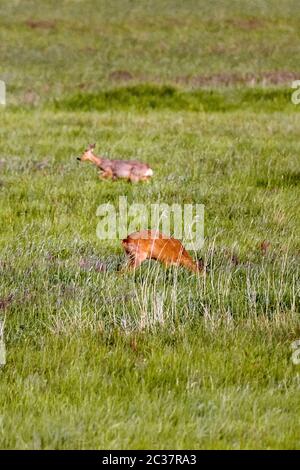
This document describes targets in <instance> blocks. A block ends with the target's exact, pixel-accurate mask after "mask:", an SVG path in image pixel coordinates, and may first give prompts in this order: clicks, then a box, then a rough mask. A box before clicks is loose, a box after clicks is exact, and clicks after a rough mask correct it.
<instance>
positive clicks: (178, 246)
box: [122, 230, 204, 273]
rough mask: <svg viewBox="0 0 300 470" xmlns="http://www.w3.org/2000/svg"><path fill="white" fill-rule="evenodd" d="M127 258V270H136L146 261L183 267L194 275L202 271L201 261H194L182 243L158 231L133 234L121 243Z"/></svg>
mask: <svg viewBox="0 0 300 470" xmlns="http://www.w3.org/2000/svg"><path fill="white" fill-rule="evenodd" d="M122 245H123V248H124V250H125V252H126V254H127V256H128V259H129V261H128V264H127V269H136V268H138V267H139V266H140V265H141V263H143V261H145V260H146V259H154V260H158V261H161V262H162V263H163V264H164V265H165V266H167V267H169V266H184V267H185V268H188V269H189V270H191V271H194V272H196V273H202V272H203V271H204V263H203V261H202V260H197V261H194V260H193V258H192V257H191V256H190V254H189V253H188V252H187V251H186V249H185V248H184V246H183V245H182V243H181V242H180V241H179V240H177V239H176V238H172V237H168V236H166V235H163V234H162V233H161V232H159V231H158V230H142V231H140V232H134V233H131V234H130V235H128V236H127V238H125V239H124V240H123V241H122Z"/></svg>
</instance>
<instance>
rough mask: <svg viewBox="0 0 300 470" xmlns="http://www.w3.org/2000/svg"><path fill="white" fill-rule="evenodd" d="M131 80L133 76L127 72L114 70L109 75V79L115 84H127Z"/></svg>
mask: <svg viewBox="0 0 300 470" xmlns="http://www.w3.org/2000/svg"><path fill="white" fill-rule="evenodd" d="M133 78H134V77H133V75H132V74H131V73H130V72H128V71H127V70H115V71H114V72H111V73H110V74H109V79H110V80H114V81H116V82H128V81H130V80H133Z"/></svg>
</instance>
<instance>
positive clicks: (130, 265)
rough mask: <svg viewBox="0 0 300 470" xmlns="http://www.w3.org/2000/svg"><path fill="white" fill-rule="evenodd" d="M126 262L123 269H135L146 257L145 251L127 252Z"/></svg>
mask: <svg viewBox="0 0 300 470" xmlns="http://www.w3.org/2000/svg"><path fill="white" fill-rule="evenodd" d="M126 254H127V256H128V262H127V264H126V267H125V270H135V269H136V268H138V267H139V266H140V265H141V264H142V262H143V261H145V259H147V253H144V252H139V251H136V252H135V253H132V252H131V253H128V252H127V251H126Z"/></svg>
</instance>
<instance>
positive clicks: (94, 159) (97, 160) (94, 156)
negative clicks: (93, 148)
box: [90, 155, 102, 166]
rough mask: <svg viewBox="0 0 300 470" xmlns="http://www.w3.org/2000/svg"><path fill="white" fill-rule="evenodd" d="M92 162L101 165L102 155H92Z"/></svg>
mask: <svg viewBox="0 0 300 470" xmlns="http://www.w3.org/2000/svg"><path fill="white" fill-rule="evenodd" d="M90 159H91V162H92V163H94V164H95V165H97V166H100V165H101V162H102V159H101V158H100V157H96V155H91V157H90Z"/></svg>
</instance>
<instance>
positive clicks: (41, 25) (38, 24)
mask: <svg viewBox="0 0 300 470" xmlns="http://www.w3.org/2000/svg"><path fill="white" fill-rule="evenodd" d="M25 24H26V26H28V28H31V29H48V30H49V29H55V27H56V23H55V21H49V20H27V21H26V22H25Z"/></svg>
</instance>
